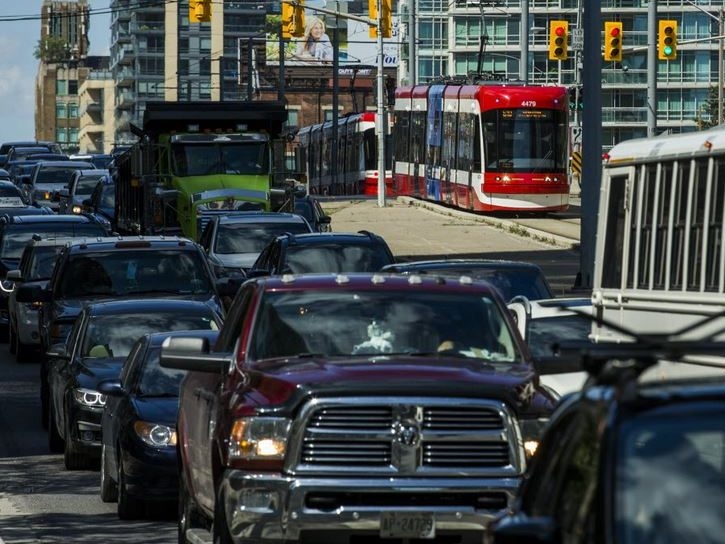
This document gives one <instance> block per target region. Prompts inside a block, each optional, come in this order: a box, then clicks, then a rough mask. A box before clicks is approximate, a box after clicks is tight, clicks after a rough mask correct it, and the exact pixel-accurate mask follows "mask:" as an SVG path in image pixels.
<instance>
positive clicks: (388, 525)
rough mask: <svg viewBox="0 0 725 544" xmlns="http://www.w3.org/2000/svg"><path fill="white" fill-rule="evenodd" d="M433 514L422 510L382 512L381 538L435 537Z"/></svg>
mask: <svg viewBox="0 0 725 544" xmlns="http://www.w3.org/2000/svg"><path fill="white" fill-rule="evenodd" d="M435 536H436V526H435V518H434V517H433V514H426V513H422V512H381V514H380V538H435Z"/></svg>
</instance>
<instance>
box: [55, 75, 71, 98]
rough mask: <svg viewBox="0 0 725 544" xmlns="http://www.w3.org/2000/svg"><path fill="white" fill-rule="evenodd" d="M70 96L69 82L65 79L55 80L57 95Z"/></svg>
mask: <svg viewBox="0 0 725 544" xmlns="http://www.w3.org/2000/svg"><path fill="white" fill-rule="evenodd" d="M67 94H68V81H66V80H65V79H56V80H55V95H56V96H66V95H67Z"/></svg>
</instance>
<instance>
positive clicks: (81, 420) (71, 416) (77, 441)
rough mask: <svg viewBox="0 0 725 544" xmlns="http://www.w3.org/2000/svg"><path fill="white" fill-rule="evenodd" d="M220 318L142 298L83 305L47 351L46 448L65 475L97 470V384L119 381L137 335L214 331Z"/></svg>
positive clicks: (200, 305) (203, 308) (186, 305)
mask: <svg viewBox="0 0 725 544" xmlns="http://www.w3.org/2000/svg"><path fill="white" fill-rule="evenodd" d="M220 325H221V318H220V316H219V315H217V314H216V313H215V312H214V310H212V309H211V308H210V307H209V306H208V305H207V304H205V303H204V302H201V301H191V300H171V299H162V298H157V299H146V300H138V299H133V300H112V301H106V302H96V303H91V304H87V305H86V306H85V307H84V308H83V310H82V311H81V313H80V314H79V315H78V317H77V318H76V320H75V322H74V324H73V328H72V329H71V332H70V334H69V336H68V339H67V340H66V342H65V343H64V344H57V345H55V346H52V347H51V349H50V350H48V359H49V363H48V365H49V368H48V388H49V402H48V411H49V414H48V446H49V448H50V451H51V453H56V452H61V451H62V452H63V453H64V461H65V467H66V468H67V469H68V470H77V469H82V468H89V467H93V466H95V465H97V463H98V461H99V459H100V454H101V415H102V413H103V406H104V405H105V403H106V396H105V395H103V394H101V393H100V392H99V391H98V383H99V382H101V381H102V380H106V379H109V378H118V376H119V374H120V372H121V368H122V366H123V362H124V360H125V359H126V357H127V356H128V355H129V353H130V352H131V347H132V345H133V343H134V342H135V341H136V339H138V338H139V337H140V336H142V335H144V334H147V333H151V332H165V331H175V330H189V329H207V330H218V329H219V327H220Z"/></svg>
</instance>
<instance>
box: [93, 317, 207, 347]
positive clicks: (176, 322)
mask: <svg viewBox="0 0 725 544" xmlns="http://www.w3.org/2000/svg"><path fill="white" fill-rule="evenodd" d="M217 328H218V327H217V324H216V321H214V318H213V314H212V311H211V309H208V311H204V312H203V313H202V312H198V313H196V314H193V313H191V312H190V311H189V310H188V309H186V310H184V311H183V312H181V311H154V312H151V313H148V312H146V313H123V314H109V315H97V316H92V317H91V318H90V319H89V321H88V326H87V329H86V333H85V336H84V338H83V344H82V347H81V357H126V356H127V355H128V354H129V352H130V351H131V347H132V346H133V344H134V342H136V340H138V338H139V337H141V336H143V335H144V334H148V333H154V332H165V331H185V330H200V329H206V330H217Z"/></svg>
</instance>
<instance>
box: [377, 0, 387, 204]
mask: <svg viewBox="0 0 725 544" xmlns="http://www.w3.org/2000/svg"><path fill="white" fill-rule="evenodd" d="M377 6H378V21H377V24H378V77H377V86H378V106H377V110H378V114H377V116H376V117H375V119H376V123H375V124H376V125H377V126H376V129H377V131H378V207H380V208H384V207H385V117H386V116H385V96H384V94H385V84H384V81H383V68H384V67H385V58H384V56H383V2H382V0H377Z"/></svg>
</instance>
